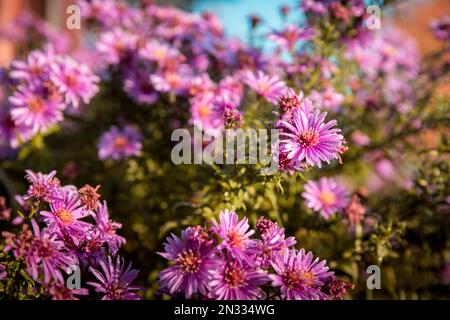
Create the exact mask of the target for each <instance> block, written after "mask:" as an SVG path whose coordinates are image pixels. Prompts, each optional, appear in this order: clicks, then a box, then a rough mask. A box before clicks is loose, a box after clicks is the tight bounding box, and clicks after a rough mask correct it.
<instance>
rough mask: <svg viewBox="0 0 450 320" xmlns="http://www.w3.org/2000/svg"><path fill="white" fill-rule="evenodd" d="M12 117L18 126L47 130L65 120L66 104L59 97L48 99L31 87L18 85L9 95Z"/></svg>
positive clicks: (33, 129)
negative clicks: (64, 110) (63, 110)
mask: <svg viewBox="0 0 450 320" xmlns="http://www.w3.org/2000/svg"><path fill="white" fill-rule="evenodd" d="M9 102H10V103H11V105H12V108H11V117H12V119H13V121H14V122H15V124H16V125H17V126H20V125H25V126H27V127H30V128H31V129H32V131H33V132H35V133H36V132H38V131H45V130H47V129H48V128H50V127H51V126H53V125H55V124H56V123H58V122H61V121H62V120H63V113H62V109H63V108H64V105H63V104H62V103H61V101H60V100H59V99H46V98H44V97H43V95H42V94H41V93H40V92H39V91H38V90H36V89H35V88H31V87H23V86H20V87H18V89H17V91H15V92H14V94H13V95H12V96H11V97H9Z"/></svg>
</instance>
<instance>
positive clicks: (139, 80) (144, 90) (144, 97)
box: [124, 71, 159, 104]
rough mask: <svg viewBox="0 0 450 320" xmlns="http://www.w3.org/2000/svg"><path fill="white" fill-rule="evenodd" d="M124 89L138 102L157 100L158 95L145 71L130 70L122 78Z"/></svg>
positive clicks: (144, 102) (150, 102)
mask: <svg viewBox="0 0 450 320" xmlns="http://www.w3.org/2000/svg"><path fill="white" fill-rule="evenodd" d="M124 90H125V92H126V93H128V95H129V96H130V97H131V98H133V99H134V100H135V101H136V102H137V103H139V104H154V103H155V102H156V101H158V97H159V95H158V93H157V92H156V91H155V89H154V88H153V84H152V82H151V81H150V78H149V76H148V74H146V73H145V72H139V71H136V72H131V73H130V74H129V75H128V76H127V77H126V78H125V80H124Z"/></svg>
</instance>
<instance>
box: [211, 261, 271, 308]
mask: <svg viewBox="0 0 450 320" xmlns="http://www.w3.org/2000/svg"><path fill="white" fill-rule="evenodd" d="M268 281H269V278H268V276H267V274H266V272H265V271H263V270H261V269H259V268H256V267H252V266H249V265H247V264H240V263H238V262H237V261H232V262H228V261H227V260H223V261H221V264H220V265H219V266H218V267H217V268H214V269H212V270H211V281H210V283H209V285H210V287H211V293H210V297H211V298H212V299H216V300H258V299H264V298H265V293H264V291H263V290H262V289H261V288H260V286H261V285H263V284H264V283H266V282H268Z"/></svg>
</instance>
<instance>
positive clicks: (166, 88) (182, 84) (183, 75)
mask: <svg viewBox="0 0 450 320" xmlns="http://www.w3.org/2000/svg"><path fill="white" fill-rule="evenodd" d="M189 79H192V70H191V69H190V68H189V67H188V66H186V65H180V66H179V68H178V69H177V70H165V71H161V72H157V73H155V74H152V75H151V76H150V81H151V82H152V84H153V86H154V88H155V90H156V91H160V92H171V93H173V94H177V95H178V94H184V93H186V91H187V89H188V84H189Z"/></svg>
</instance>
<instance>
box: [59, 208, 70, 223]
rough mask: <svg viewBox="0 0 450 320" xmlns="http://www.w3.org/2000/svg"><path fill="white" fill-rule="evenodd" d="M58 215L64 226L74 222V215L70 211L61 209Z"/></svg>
mask: <svg viewBox="0 0 450 320" xmlns="http://www.w3.org/2000/svg"><path fill="white" fill-rule="evenodd" d="M56 215H57V216H58V218H59V220H61V221H62V222H63V223H64V224H69V223H71V222H72V221H73V215H72V212H70V211H68V210H67V209H64V208H61V209H59V210H58V211H57V212H56Z"/></svg>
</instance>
